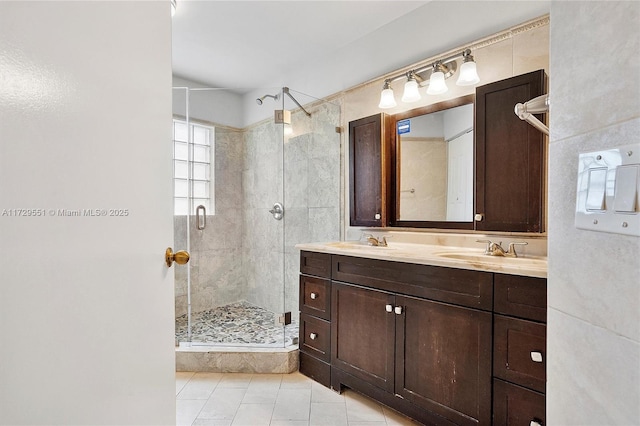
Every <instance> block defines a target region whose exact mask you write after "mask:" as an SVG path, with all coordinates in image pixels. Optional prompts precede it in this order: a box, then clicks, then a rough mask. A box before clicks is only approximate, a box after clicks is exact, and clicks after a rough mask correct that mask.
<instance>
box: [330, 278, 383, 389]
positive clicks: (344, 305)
mask: <svg viewBox="0 0 640 426" xmlns="http://www.w3.org/2000/svg"><path fill="white" fill-rule="evenodd" d="M394 299H395V297H394V295H393V294H391V293H387V292H383V291H378V290H371V289H367V288H364V287H359V286H354V285H348V284H342V283H338V282H335V281H334V282H333V283H332V293H331V318H332V323H331V366H332V368H339V369H341V370H342V371H344V372H346V373H349V374H351V375H353V376H355V377H358V378H360V379H362V380H365V381H367V382H368V383H371V384H372V385H374V386H377V387H379V388H381V389H384V390H386V391H388V392H393V374H394V371H393V365H394V336H395V314H394V313H393V312H388V311H387V305H389V306H391V307H393V303H394Z"/></svg>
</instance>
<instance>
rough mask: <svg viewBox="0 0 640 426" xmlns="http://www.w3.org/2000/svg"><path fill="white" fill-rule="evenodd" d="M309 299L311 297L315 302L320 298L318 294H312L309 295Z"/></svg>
mask: <svg viewBox="0 0 640 426" xmlns="http://www.w3.org/2000/svg"><path fill="white" fill-rule="evenodd" d="M309 297H310V298H312V299H313V300H315V299H317V298H318V293H311V294H310V295H309Z"/></svg>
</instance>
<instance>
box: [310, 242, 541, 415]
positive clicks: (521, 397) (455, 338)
mask: <svg viewBox="0 0 640 426" xmlns="http://www.w3.org/2000/svg"><path fill="white" fill-rule="evenodd" d="M318 256H321V257H318ZM310 263H311V264H314V265H315V266H314V270H315V271H323V272H322V274H323V275H322V276H312V275H309V274H308V271H309V267H308V266H307V265H309V264H310ZM320 264H321V266H320ZM327 265H330V272H329V274H328V275H327V273H326V270H327ZM305 270H306V271H307V272H305ZM300 283H301V284H300V290H301V293H300V310H301V331H300V371H301V372H302V373H303V374H305V375H307V376H310V377H312V378H314V379H315V380H317V381H319V382H320V383H322V384H324V385H325V386H330V387H332V388H333V389H334V390H337V391H341V390H342V389H343V388H344V387H349V388H352V389H354V390H356V391H358V392H361V393H363V394H365V395H368V396H370V397H372V398H374V399H376V400H378V401H380V402H382V403H384V404H386V405H388V406H390V407H392V408H394V409H396V410H398V411H400V412H402V413H404V414H406V415H408V416H410V417H412V418H413V419H415V420H417V421H419V422H421V423H423V424H426V425H490V424H495V425H506V424H519V423H510V422H514V421H515V420H517V419H524V418H527V419H528V421H529V422H532V421H538V422H539V423H540V424H544V420H545V419H544V384H545V373H544V370H545V368H544V365H545V363H546V360H545V359H544V357H545V356H546V354H545V352H546V332H545V329H544V321H546V280H544V279H540V278H530V277H520V276H515V275H505V274H497V273H492V272H483V271H472V270H464V269H457V268H447V267H438V266H429V265H418V264H411V263H402V262H394V261H386V260H377V259H369V258H362V257H352V256H344V255H339V254H326V253H313V252H306V251H302V252H301V275H300ZM327 289H328V290H329V291H328V294H326V295H325V292H326V291H327ZM313 293H317V294H318V295H317V296H314V298H311V295H312V294H313ZM327 303H329V304H330V309H328V312H327ZM327 327H328V328H329V331H327V330H326V328H327ZM312 333H313V334H314V339H310V338H309V336H311V335H312ZM321 335H322V336H323V337H325V338H326V337H327V336H328V337H329V340H330V344H329V346H328V347H327V344H326V340H322V339H320V336H321ZM533 352H536V353H537V352H539V353H540V354H541V356H542V357H543V358H542V359H543V362H542V363H539V362H535V361H534V362H532V361H531V356H532V355H531V354H532V353H533ZM525 355H526V357H525ZM533 357H534V358H535V359H538V355H533ZM527 360H529V361H527ZM327 377H329V382H327ZM523 424H527V425H529V423H523ZM531 424H532V425H533V424H534V423H531Z"/></svg>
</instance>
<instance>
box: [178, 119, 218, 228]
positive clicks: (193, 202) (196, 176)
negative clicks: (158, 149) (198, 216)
mask: <svg viewBox="0 0 640 426" xmlns="http://www.w3.org/2000/svg"><path fill="white" fill-rule="evenodd" d="M214 130H215V129H214V127H212V126H205V125H202V124H196V123H187V122H186V121H182V120H176V119H174V120H173V179H174V206H175V207H174V209H175V210H174V214H175V215H176V216H185V215H189V214H194V213H195V211H196V207H198V206H201V205H202V206H204V207H205V208H206V211H207V214H208V215H211V214H213V207H214V206H213V202H212V200H213V197H212V194H211V191H212V189H213V186H212V185H213V182H212V176H213V173H212V168H211V165H212V164H213V149H212V147H213V140H214V134H215V132H214Z"/></svg>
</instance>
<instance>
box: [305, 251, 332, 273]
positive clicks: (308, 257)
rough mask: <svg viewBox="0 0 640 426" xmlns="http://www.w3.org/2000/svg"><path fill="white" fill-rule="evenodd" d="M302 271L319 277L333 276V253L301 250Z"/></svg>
mask: <svg viewBox="0 0 640 426" xmlns="http://www.w3.org/2000/svg"><path fill="white" fill-rule="evenodd" d="M300 272H302V273H303V274H307V275H315V276H317V277H323V278H331V255H330V254H328V253H315V252H312V251H301V252H300Z"/></svg>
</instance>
